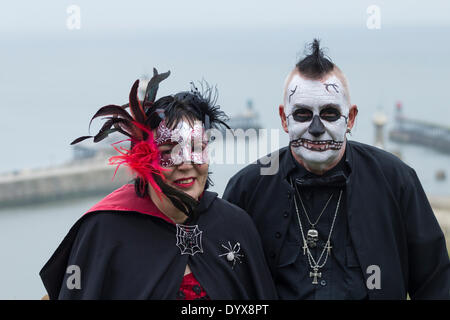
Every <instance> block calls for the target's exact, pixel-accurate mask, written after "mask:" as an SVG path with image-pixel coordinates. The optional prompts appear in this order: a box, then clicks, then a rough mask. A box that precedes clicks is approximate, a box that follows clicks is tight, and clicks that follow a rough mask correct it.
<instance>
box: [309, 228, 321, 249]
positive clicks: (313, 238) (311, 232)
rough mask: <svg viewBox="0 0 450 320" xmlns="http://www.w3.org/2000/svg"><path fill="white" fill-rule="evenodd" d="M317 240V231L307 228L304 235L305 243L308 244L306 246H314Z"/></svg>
mask: <svg viewBox="0 0 450 320" xmlns="http://www.w3.org/2000/svg"><path fill="white" fill-rule="evenodd" d="M318 240H319V232H317V230H316V229H309V230H308V233H307V235H306V243H307V244H308V247H310V248H315V247H316V246H317V241H318Z"/></svg>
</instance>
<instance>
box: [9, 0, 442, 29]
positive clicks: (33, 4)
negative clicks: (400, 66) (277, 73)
mask: <svg viewBox="0 0 450 320" xmlns="http://www.w3.org/2000/svg"><path fill="white" fill-rule="evenodd" d="M71 5H76V6H78V7H79V9H80V13H81V18H82V25H81V28H82V29H83V30H84V31H85V32H102V31H105V30H109V31H112V30H121V31H125V30H142V29H165V30H167V29H170V28H173V29H186V28H189V29H203V28H250V29H252V28H260V27H264V26H267V25H270V26H271V27H273V28H277V27H280V28H282V27H286V26H296V25H303V26H305V25H311V26H314V25H320V26H322V27H323V26H330V25H337V26H358V25H365V24H366V20H367V18H368V16H369V14H368V13H367V9H368V8H369V7H370V6H371V5H376V6H378V8H379V9H380V15H381V19H382V23H383V26H395V25H414V26H418V25H430V24H431V25H449V24H450V18H449V17H450V1H448V0H430V1H418V0H408V1H406V0H389V1H374V0H370V1H368V0H346V1H330V0H322V1H303V0H280V1H272V0H271V1H267V0H245V1H242V0H227V1H211V0H191V1H180V0H176V1H174V0H166V1H155V0H129V1H117V0H115V1H114V0H113V1H111V0H109V1H106V0H97V1H95V0H94V1H93V0H89V1H87V0H71V1H68V0H52V1H51V0H41V1H31V0H28V1H25V0H15V1H8V2H2V4H1V10H0V32H1V33H6V34H11V33H17V34H20V33H28V32H31V33H36V32H46V33H54V32H63V31H65V28H66V20H67V16H68V13H67V11H66V10H67V8H68V7H69V6H71ZM193 37H194V35H193Z"/></svg>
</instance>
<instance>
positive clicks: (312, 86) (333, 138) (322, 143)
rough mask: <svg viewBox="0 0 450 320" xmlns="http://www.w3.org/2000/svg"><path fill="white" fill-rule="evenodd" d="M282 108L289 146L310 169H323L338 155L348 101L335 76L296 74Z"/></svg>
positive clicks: (344, 130) (344, 131)
mask: <svg viewBox="0 0 450 320" xmlns="http://www.w3.org/2000/svg"><path fill="white" fill-rule="evenodd" d="M284 110H285V114H286V123H287V128H288V133H289V140H290V145H291V148H292V150H293V152H294V153H295V154H296V155H298V156H299V157H300V158H301V159H302V161H303V162H305V164H306V165H307V166H308V167H309V168H312V169H316V170H322V169H323V168H325V167H327V166H328V165H330V164H331V163H333V161H335V160H336V159H337V158H338V157H339V154H340V152H341V148H342V146H343V145H344V143H345V133H346V130H347V120H348V116H349V110H350V103H349V101H348V99H347V97H346V96H345V89H344V86H343V84H342V82H341V81H340V80H339V79H338V78H337V77H336V76H335V75H330V76H329V77H328V78H326V79H322V80H310V79H305V78H302V77H301V76H300V75H298V74H295V75H294V76H293V77H292V79H291V81H290V83H289V84H288V87H287V90H286V98H285V109H284Z"/></svg>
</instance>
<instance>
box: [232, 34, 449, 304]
mask: <svg viewBox="0 0 450 320" xmlns="http://www.w3.org/2000/svg"><path fill="white" fill-rule="evenodd" d="M357 113H358V109H357V106H356V105H352V104H351V102H350V95H349V90H348V85H347V81H346V78H345V76H344V74H343V73H342V72H341V70H340V69H339V68H338V67H337V66H336V65H335V64H333V63H332V62H331V61H330V60H329V59H328V58H326V57H325V56H324V54H323V52H322V50H321V49H320V46H319V41H318V40H314V41H313V43H312V44H311V53H310V54H309V55H307V56H306V57H305V58H304V59H303V60H301V61H299V62H298V63H297V65H296V67H295V68H294V70H293V71H292V72H291V73H290V74H289V75H288V77H287V79H286V82H285V87H284V101H283V104H282V105H280V107H279V114H280V118H281V123H282V126H283V129H284V131H285V132H286V133H288V134H289V139H290V143H289V146H288V147H284V148H282V149H280V150H278V151H277V152H275V153H274V154H272V155H270V157H271V158H269V159H272V161H276V160H275V159H277V160H278V161H279V170H278V171H277V172H276V173H275V174H274V175H264V174H261V172H262V171H261V170H262V169H264V168H265V166H264V164H263V163H267V161H266V160H267V158H266V159H265V161H262V159H260V160H259V161H257V163H254V164H251V165H249V166H247V167H246V168H244V169H243V170H241V171H240V172H238V173H237V174H236V175H235V176H233V177H232V178H231V180H230V181H229V183H228V185H227V188H226V190H225V192H224V199H226V200H228V201H230V202H232V203H234V204H236V205H238V206H240V207H241V208H243V209H244V210H245V211H247V212H248V213H249V214H250V215H251V216H252V218H253V220H254V221H255V223H256V226H257V228H258V230H259V232H260V234H261V237H262V239H263V245H264V250H265V254H266V258H267V260H268V263H269V267H270V269H271V273H272V275H273V277H274V279H275V283H276V287H277V291H278V294H279V297H280V298H281V299H405V298H406V297H407V294H409V296H410V297H411V298H412V299H449V292H450V262H449V257H448V253H447V249H446V244H445V238H444V235H443V233H442V230H441V229H440V227H439V225H438V222H437V220H436V218H435V216H434V214H433V211H432V209H431V207H430V205H429V202H428V200H427V198H426V195H425V193H424V191H423V189H422V186H421V184H420V181H419V179H418V178H417V175H416V173H415V171H414V170H413V169H412V168H410V167H409V166H407V165H406V164H404V163H403V162H402V161H401V160H399V159H398V158H396V157H395V156H393V155H391V154H390V153H387V152H385V151H383V150H380V149H377V148H375V147H371V146H369V145H365V144H362V143H358V142H354V141H348V140H347V139H346V133H349V132H350V130H351V129H352V127H353V125H354V122H355V118H356V116H357Z"/></svg>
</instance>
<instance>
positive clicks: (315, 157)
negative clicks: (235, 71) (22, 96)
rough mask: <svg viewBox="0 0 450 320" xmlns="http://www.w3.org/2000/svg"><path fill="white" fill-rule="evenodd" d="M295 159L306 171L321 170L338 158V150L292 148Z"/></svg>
mask: <svg viewBox="0 0 450 320" xmlns="http://www.w3.org/2000/svg"><path fill="white" fill-rule="evenodd" d="M293 152H294V153H295V155H296V157H295V158H296V159H297V161H298V160H300V164H302V165H303V166H304V167H305V168H306V169H307V170H308V171H315V172H322V171H324V170H325V171H326V169H327V168H329V167H330V165H332V164H333V163H334V162H335V161H336V159H338V158H339V154H340V150H325V151H315V150H310V149H307V148H304V147H298V148H293Z"/></svg>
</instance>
